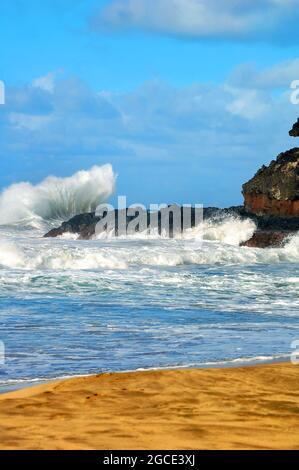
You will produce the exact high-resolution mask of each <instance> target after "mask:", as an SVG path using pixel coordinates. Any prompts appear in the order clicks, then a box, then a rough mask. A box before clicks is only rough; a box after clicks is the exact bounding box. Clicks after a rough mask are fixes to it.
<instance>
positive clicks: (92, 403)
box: [0, 364, 299, 450]
mask: <svg viewBox="0 0 299 470" xmlns="http://www.w3.org/2000/svg"><path fill="white" fill-rule="evenodd" d="M298 395H299V366H293V365H291V364H273V365H263V366H252V367H240V368H232V369H205V370H204V369H194V370H171V371H150V372H133V373H118V374H102V375H98V376H91V377H85V378H74V379H70V380H66V381H61V382H56V383H50V384H46V385H41V386H38V387H34V388H30V389H24V390H20V391H17V392H13V393H9V394H4V395H1V396H0V429H1V430H0V448H1V449H105V450H115V449H121V450H127V449H128V450H130V449H134V450H135V449H136V450H137V449H144V450H147V449H150V450H161V449H166V450H169V449H174V450H175V449H186V450H187V449H188V450H189V449H192V450H195V449H299V398H298Z"/></svg>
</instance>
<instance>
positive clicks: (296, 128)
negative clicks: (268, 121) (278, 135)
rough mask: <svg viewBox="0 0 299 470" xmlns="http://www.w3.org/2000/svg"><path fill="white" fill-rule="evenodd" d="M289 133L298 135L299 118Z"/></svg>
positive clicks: (294, 135) (292, 135)
mask: <svg viewBox="0 0 299 470" xmlns="http://www.w3.org/2000/svg"><path fill="white" fill-rule="evenodd" d="M289 134H290V136H291V137H299V119H298V120H297V122H295V124H294V125H293V127H292V129H291V130H290V132H289Z"/></svg>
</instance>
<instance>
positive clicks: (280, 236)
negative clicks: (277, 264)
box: [241, 231, 292, 248]
mask: <svg viewBox="0 0 299 470" xmlns="http://www.w3.org/2000/svg"><path fill="white" fill-rule="evenodd" d="M291 234H292V232H275V231H257V232H255V233H254V234H253V236H252V237H251V238H250V240H248V241H247V242H244V243H242V244H241V246H247V247H249V248H270V247H271V248H280V247H283V246H284V245H285V243H286V241H287V239H288V238H289V236H290V235H291Z"/></svg>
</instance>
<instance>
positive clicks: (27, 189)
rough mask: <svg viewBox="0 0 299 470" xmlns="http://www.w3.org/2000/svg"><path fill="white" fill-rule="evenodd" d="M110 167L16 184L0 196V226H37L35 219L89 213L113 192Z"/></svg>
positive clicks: (65, 217) (52, 218)
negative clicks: (37, 181)
mask: <svg viewBox="0 0 299 470" xmlns="http://www.w3.org/2000/svg"><path fill="white" fill-rule="evenodd" d="M115 180H116V176H115V174H114V172H113V169H112V166H111V165H109V164H107V165H103V166H94V167H93V168H91V169H90V170H88V171H83V170H82V171H79V172H78V173H75V174H74V175H73V176H70V177H67V178H59V177H56V176H49V177H48V178H46V179H45V180H43V181H42V182H41V183H39V184H37V185H32V184H30V183H17V184H13V185H11V186H10V187H9V188H7V189H5V190H4V191H3V192H2V194H1V195H0V225H22V224H23V225H31V226H33V227H36V226H37V223H38V222H39V221H51V220H66V219H68V218H71V217H72V216H74V215H76V214H82V213H84V212H92V211H94V210H95V209H96V207H97V205H98V204H100V203H101V202H104V201H106V200H107V199H108V198H109V197H110V196H111V194H112V193H113V192H114V188H115Z"/></svg>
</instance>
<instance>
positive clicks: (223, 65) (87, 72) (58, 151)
mask: <svg viewBox="0 0 299 470" xmlns="http://www.w3.org/2000/svg"><path fill="white" fill-rule="evenodd" d="M298 7H299V0H154V1H153V0H43V1H42V2H40V1H39V0H1V4H0V41H1V42H0V44H1V49H0V80H2V81H3V82H4V84H5V92H6V102H5V105H0V139H1V140H0V142H1V144H0V160H1V172H0V188H2V189H3V188H5V187H7V186H9V185H11V184H12V183H15V182H21V181H30V182H31V183H37V182H39V181H40V180H42V179H43V178H45V177H46V176H48V175H49V174H52V175H57V176H68V175H71V174H73V173H74V172H76V171H78V170H80V169H89V168H90V167H92V166H93V165H102V164H105V163H111V164H112V165H113V168H114V171H115V172H116V173H117V174H118V180H117V194H121V195H126V196H127V197H128V201H129V202H130V203H135V202H140V203H144V204H150V203H165V202H166V203H174V202H176V203H203V204H204V205H206V206H208V205H214V206H215V205H216V206H221V207H224V206H229V205H235V204H240V203H241V202H242V195H241V185H242V183H244V182H245V181H247V180H248V179H249V178H250V177H252V176H253V174H254V173H255V172H256V171H257V169H258V168H259V167H260V166H261V165H262V164H264V163H265V164H267V163H269V162H270V161H271V160H272V159H273V158H275V157H276V155H277V154H278V153H280V152H282V151H284V150H287V149H288V148H291V147H293V146H296V145H298V144H296V141H295V140H294V139H291V138H290V137H289V136H288V130H289V129H290V127H291V126H292V124H293V122H294V121H295V120H296V119H297V117H298V116H299V108H298V106H299V105H294V104H292V103H291V101H290V94H291V89H290V84H291V82H292V81H293V80H299V35H298V26H297V25H298V20H299V8H298Z"/></svg>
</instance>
